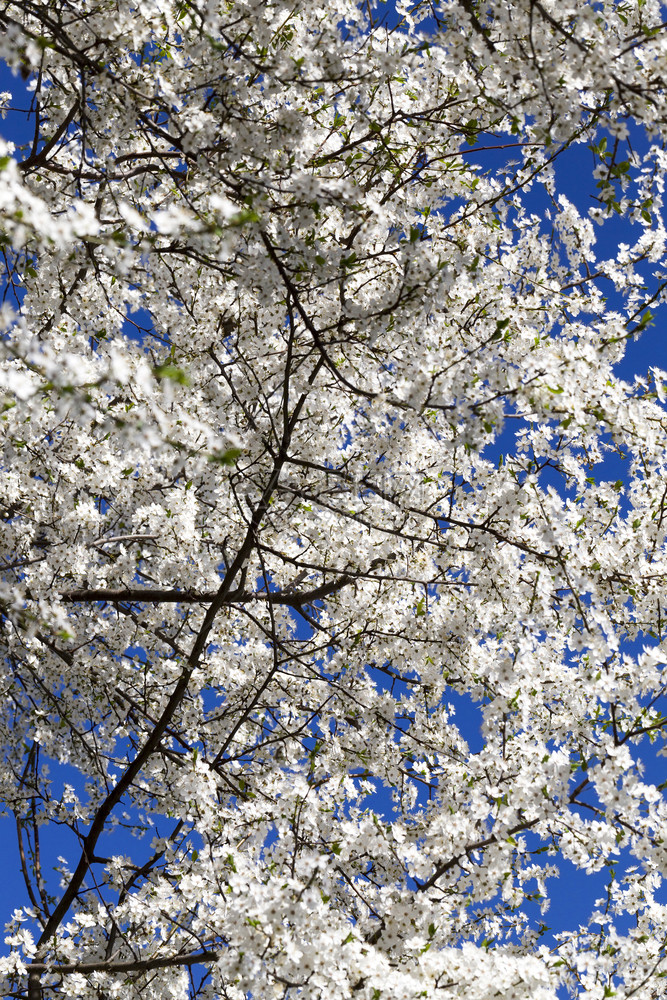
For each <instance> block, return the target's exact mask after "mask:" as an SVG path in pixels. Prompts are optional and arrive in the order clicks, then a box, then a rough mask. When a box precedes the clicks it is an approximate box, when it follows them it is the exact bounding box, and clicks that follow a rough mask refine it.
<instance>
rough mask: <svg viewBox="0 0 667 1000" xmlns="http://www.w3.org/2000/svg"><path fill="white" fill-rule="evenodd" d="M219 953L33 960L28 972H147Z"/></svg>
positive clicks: (208, 959)
mask: <svg viewBox="0 0 667 1000" xmlns="http://www.w3.org/2000/svg"><path fill="white" fill-rule="evenodd" d="M218 957H219V954H218V952H217V951H198V952H189V953H188V954H186V955H164V956H163V957H155V958H143V959H141V958H137V959H135V960H134V961H130V962H114V961H112V960H110V959H101V960H100V961H99V962H71V963H70V964H69V965H47V964H46V963H45V962H33V963H32V964H31V965H29V966H28V967H27V968H28V972H29V973H31V974H33V973H39V974H42V973H44V972H47V973H49V974H50V975H53V976H66V975H68V974H71V973H74V972H78V973H79V974H80V975H82V976H86V975H89V974H90V973H91V972H108V973H123V972H147V971H149V970H150V969H168V968H174V967H177V966H181V965H197V964H198V963H199V962H215V961H217V959H218Z"/></svg>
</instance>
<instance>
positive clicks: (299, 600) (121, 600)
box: [60, 575, 353, 608]
mask: <svg viewBox="0 0 667 1000" xmlns="http://www.w3.org/2000/svg"><path fill="white" fill-rule="evenodd" d="M352 579H353V578H352V577H351V576H346V575H343V576H341V577H339V578H338V580H335V581H332V582H331V583H323V584H322V585H321V586H320V587H315V588H314V589H313V590H306V591H295V592H294V593H288V592H286V591H280V590H278V591H276V592H275V593H267V592H266V591H255V592H253V593H239V591H238V590H235V591H231V592H230V593H228V594H227V595H226V597H225V600H224V604H249V603H250V602H251V601H265V602H266V603H267V604H287V605H288V606H289V607H294V608H300V607H303V606H304V605H307V604H312V603H313V602H314V601H321V600H322V599H323V598H325V597H329V596H330V595H331V594H335V593H336V592H337V591H339V590H341V589H342V588H343V587H345V586H347V584H348V583H351V581H352ZM218 593H219V592H218V591H215V590H203V591H195V590H175V589H172V590H160V589H159V588H155V587H118V588H113V589H108V588H99V589H81V590H64V591H62V592H61V594H60V596H61V598H62V599H63V600H64V601H66V602H67V603H68V604H93V603H95V602H96V601H108V602H109V603H110V604H210V603H211V602H212V601H214V600H215V599H216V598H217V597H218Z"/></svg>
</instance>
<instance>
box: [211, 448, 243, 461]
mask: <svg viewBox="0 0 667 1000" xmlns="http://www.w3.org/2000/svg"><path fill="white" fill-rule="evenodd" d="M242 453H243V448H227V450H226V451H223V452H217V453H214V454H213V455H209V456H208V460H209V462H213V464H214V465H233V464H234V462H235V461H236V459H237V458H238V457H239V455H241V454H242Z"/></svg>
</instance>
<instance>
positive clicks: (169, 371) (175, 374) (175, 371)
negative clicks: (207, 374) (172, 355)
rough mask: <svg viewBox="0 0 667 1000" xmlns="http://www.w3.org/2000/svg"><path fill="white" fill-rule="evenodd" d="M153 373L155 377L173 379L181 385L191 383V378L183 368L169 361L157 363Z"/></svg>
mask: <svg viewBox="0 0 667 1000" xmlns="http://www.w3.org/2000/svg"><path fill="white" fill-rule="evenodd" d="M153 375H154V376H155V378H159V379H163V378H168V379H171V381H172V382H178V384H179V385H190V379H189V378H188V376H187V374H186V373H185V372H184V371H183V369H182V368H179V367H178V365H172V364H169V363H167V364H164V365H156V366H155V368H154V369H153Z"/></svg>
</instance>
